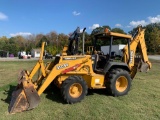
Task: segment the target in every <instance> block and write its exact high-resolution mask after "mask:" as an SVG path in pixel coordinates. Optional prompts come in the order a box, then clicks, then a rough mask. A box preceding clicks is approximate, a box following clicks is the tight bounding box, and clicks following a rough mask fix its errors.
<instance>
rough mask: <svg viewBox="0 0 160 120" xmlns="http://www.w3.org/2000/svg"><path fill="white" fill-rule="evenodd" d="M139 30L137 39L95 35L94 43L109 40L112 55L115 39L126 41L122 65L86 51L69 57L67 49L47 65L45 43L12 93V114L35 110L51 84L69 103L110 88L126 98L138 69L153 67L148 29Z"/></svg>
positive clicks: (116, 94)
mask: <svg viewBox="0 0 160 120" xmlns="http://www.w3.org/2000/svg"><path fill="white" fill-rule="evenodd" d="M137 30H138V31H137V33H136V35H135V36H134V38H133V37H132V36H130V35H125V34H119V33H114V32H110V31H107V30H105V31H104V32H101V33H98V34H96V35H95V41H97V40H100V39H103V40H110V54H111V49H112V42H113V40H116V39H121V38H122V39H126V40H127V41H128V45H126V47H125V48H124V50H123V53H124V56H123V61H122V62H114V61H112V60H111V59H110V57H108V58H107V57H106V56H101V55H99V54H93V55H85V54H84V52H83V53H82V55H70V56H68V55H66V54H64V53H65V50H67V49H66V47H65V49H64V50H63V54H62V55H61V56H56V57H55V60H54V61H51V62H50V63H48V64H47V65H44V63H43V59H42V58H43V52H44V46H45V43H44V42H43V43H42V49H41V56H40V58H39V61H38V62H37V64H36V65H35V67H34V68H33V69H32V71H30V72H29V71H27V70H24V71H22V72H21V74H22V75H21V77H20V78H19V82H18V85H17V87H16V90H15V91H13V93H12V98H11V102H10V105H9V108H8V110H9V113H16V112H22V111H25V110H31V109H33V108H35V107H36V106H37V105H38V104H39V102H40V95H41V94H42V93H43V92H44V90H45V89H46V88H47V87H48V86H49V85H50V84H51V83H52V82H54V83H55V85H56V86H57V87H59V88H60V90H61V93H62V97H63V99H64V101H66V103H70V104H72V103H76V102H80V101H81V100H82V99H83V98H84V97H85V96H86V94H87V91H88V89H104V88H107V89H109V90H110V92H111V94H112V95H113V96H122V95H126V94H127V93H128V91H129V90H130V86H131V82H132V78H133V77H134V75H135V74H136V71H137V69H138V68H139V69H140V70H141V71H142V72H144V71H147V70H148V69H150V68H151V63H150V62H149V61H148V56H147V52H146V46H145V40H144V31H145V30H144V29H142V27H138V28H137ZM137 46H139V48H140V50H141V54H142V58H141V60H140V59H138V60H137V61H135V60H134V57H135V51H136V49H137ZM83 48H84V47H83ZM94 48H96V46H95V47H94ZM83 51H84V50H83ZM101 58H103V59H101ZM102 63H103V64H102ZM100 64H102V65H100ZM144 64H145V65H144ZM143 66H145V67H143ZM142 68H143V69H142ZM38 70H40V71H41V75H40V76H39V77H38V79H37V80H34V79H33V76H34V75H35V74H36V72H37V71H38Z"/></svg>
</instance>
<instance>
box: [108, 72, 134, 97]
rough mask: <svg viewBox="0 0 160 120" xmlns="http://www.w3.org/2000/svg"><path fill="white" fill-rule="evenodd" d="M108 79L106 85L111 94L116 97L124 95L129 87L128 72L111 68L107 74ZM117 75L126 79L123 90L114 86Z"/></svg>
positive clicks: (129, 77)
mask: <svg viewBox="0 0 160 120" xmlns="http://www.w3.org/2000/svg"><path fill="white" fill-rule="evenodd" d="M108 77H109V78H108V81H107V84H106V85H107V86H108V87H109V92H110V93H111V95H113V96H115V97H118V96H123V95H126V94H127V93H128V92H129V90H130V87H131V81H132V79H131V76H130V74H129V73H128V72H127V71H126V70H123V69H112V70H111V71H110V72H109V76H108ZM119 77H124V78H125V79H126V80H127V87H126V89H125V90H124V91H119V90H117V88H116V81H117V79H118V78H119Z"/></svg>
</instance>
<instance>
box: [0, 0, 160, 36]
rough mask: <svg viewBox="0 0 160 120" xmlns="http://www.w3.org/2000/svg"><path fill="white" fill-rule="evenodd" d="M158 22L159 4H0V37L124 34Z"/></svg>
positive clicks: (84, 0)
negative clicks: (106, 29)
mask: <svg viewBox="0 0 160 120" xmlns="http://www.w3.org/2000/svg"><path fill="white" fill-rule="evenodd" d="M155 22H160V0H152V1H151V0H0V37H2V36H7V37H13V36H16V35H22V36H26V35H32V34H34V35H36V34H41V33H42V34H47V33H50V32H52V31H55V32H57V33H58V34H60V33H64V34H67V35H68V34H69V33H71V32H73V31H74V30H75V29H76V28H77V27H78V26H79V27H80V28H81V29H83V28H84V27H86V28H87V29H86V32H87V33H91V31H92V30H93V29H95V28H96V27H100V26H104V25H109V26H110V27H111V28H115V27H118V28H121V29H123V30H124V31H125V32H128V31H130V30H132V29H133V28H134V27H136V26H138V25H139V24H141V25H142V26H145V25H147V24H150V23H155Z"/></svg>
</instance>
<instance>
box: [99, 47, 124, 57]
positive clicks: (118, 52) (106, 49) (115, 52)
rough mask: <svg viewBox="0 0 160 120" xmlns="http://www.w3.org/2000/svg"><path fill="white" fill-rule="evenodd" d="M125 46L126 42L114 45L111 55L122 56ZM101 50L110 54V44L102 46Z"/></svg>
mask: <svg viewBox="0 0 160 120" xmlns="http://www.w3.org/2000/svg"><path fill="white" fill-rule="evenodd" d="M125 46H126V45H124V44H118V45H112V51H111V56H112V57H122V55H123V52H122V49H123V48H124V47H125ZM101 51H102V52H103V53H104V55H107V54H109V45H108V46H101Z"/></svg>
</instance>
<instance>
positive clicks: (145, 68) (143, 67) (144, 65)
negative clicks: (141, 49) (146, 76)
mask: <svg viewBox="0 0 160 120" xmlns="http://www.w3.org/2000/svg"><path fill="white" fill-rule="evenodd" d="M138 70H139V71H140V72H147V71H148V70H149V64H147V63H145V62H143V60H142V59H141V60H140V61H139V63H138Z"/></svg>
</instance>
